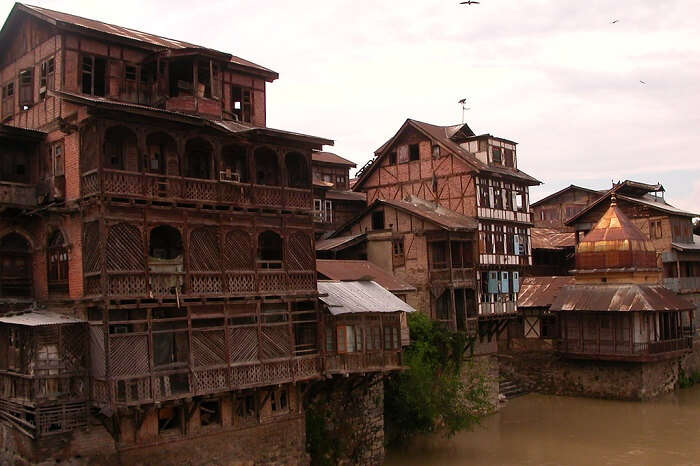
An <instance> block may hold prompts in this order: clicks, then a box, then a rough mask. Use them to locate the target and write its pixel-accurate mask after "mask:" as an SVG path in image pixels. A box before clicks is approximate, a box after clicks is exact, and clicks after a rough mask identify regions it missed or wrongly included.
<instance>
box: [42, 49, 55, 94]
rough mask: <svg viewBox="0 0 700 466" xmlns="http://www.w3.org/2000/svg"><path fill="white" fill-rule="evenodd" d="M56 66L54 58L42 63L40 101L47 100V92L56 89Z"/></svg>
mask: <svg viewBox="0 0 700 466" xmlns="http://www.w3.org/2000/svg"><path fill="white" fill-rule="evenodd" d="M55 69H56V64H55V60H54V57H51V58H49V59H48V60H46V61H44V62H42V63H41V76H40V77H39V100H44V99H46V91H47V90H49V89H54V84H55Z"/></svg>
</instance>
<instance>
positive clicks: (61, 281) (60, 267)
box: [46, 230, 68, 293]
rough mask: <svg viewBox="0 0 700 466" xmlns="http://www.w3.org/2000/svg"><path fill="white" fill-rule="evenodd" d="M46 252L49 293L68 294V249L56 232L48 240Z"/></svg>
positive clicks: (59, 233) (61, 236)
mask: <svg viewBox="0 0 700 466" xmlns="http://www.w3.org/2000/svg"><path fill="white" fill-rule="evenodd" d="M46 252H47V266H48V270H47V271H48V287H49V293H67V292H68V248H67V247H66V244H65V241H64V239H63V235H62V234H61V232H60V231H59V230H56V231H55V232H54V233H53V235H51V237H50V238H49V243H48V248H47V250H46Z"/></svg>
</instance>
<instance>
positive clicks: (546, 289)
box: [518, 277, 575, 308]
mask: <svg viewBox="0 0 700 466" xmlns="http://www.w3.org/2000/svg"><path fill="white" fill-rule="evenodd" d="M574 282H575V279H574V277H527V278H524V279H523V282H522V284H521V285H520V293H519V294H518V308H549V306H551V305H552V303H553V302H554V298H556V297H557V295H558V294H559V292H560V291H561V289H562V287H564V286H566V285H573V284H574Z"/></svg>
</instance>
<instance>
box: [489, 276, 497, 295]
mask: <svg viewBox="0 0 700 466" xmlns="http://www.w3.org/2000/svg"><path fill="white" fill-rule="evenodd" d="M489 293H491V294H497V293H498V272H489Z"/></svg>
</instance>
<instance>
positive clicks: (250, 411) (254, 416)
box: [235, 393, 258, 424]
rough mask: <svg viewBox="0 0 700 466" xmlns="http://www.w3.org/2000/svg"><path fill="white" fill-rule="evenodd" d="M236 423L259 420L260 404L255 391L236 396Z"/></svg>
mask: <svg viewBox="0 0 700 466" xmlns="http://www.w3.org/2000/svg"><path fill="white" fill-rule="evenodd" d="M235 417H236V423H239V424H240V423H249V422H256V421H257V420H258V406H257V400H256V396H255V394H254V393H250V394H246V395H243V396H239V397H238V398H236V403H235Z"/></svg>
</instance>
